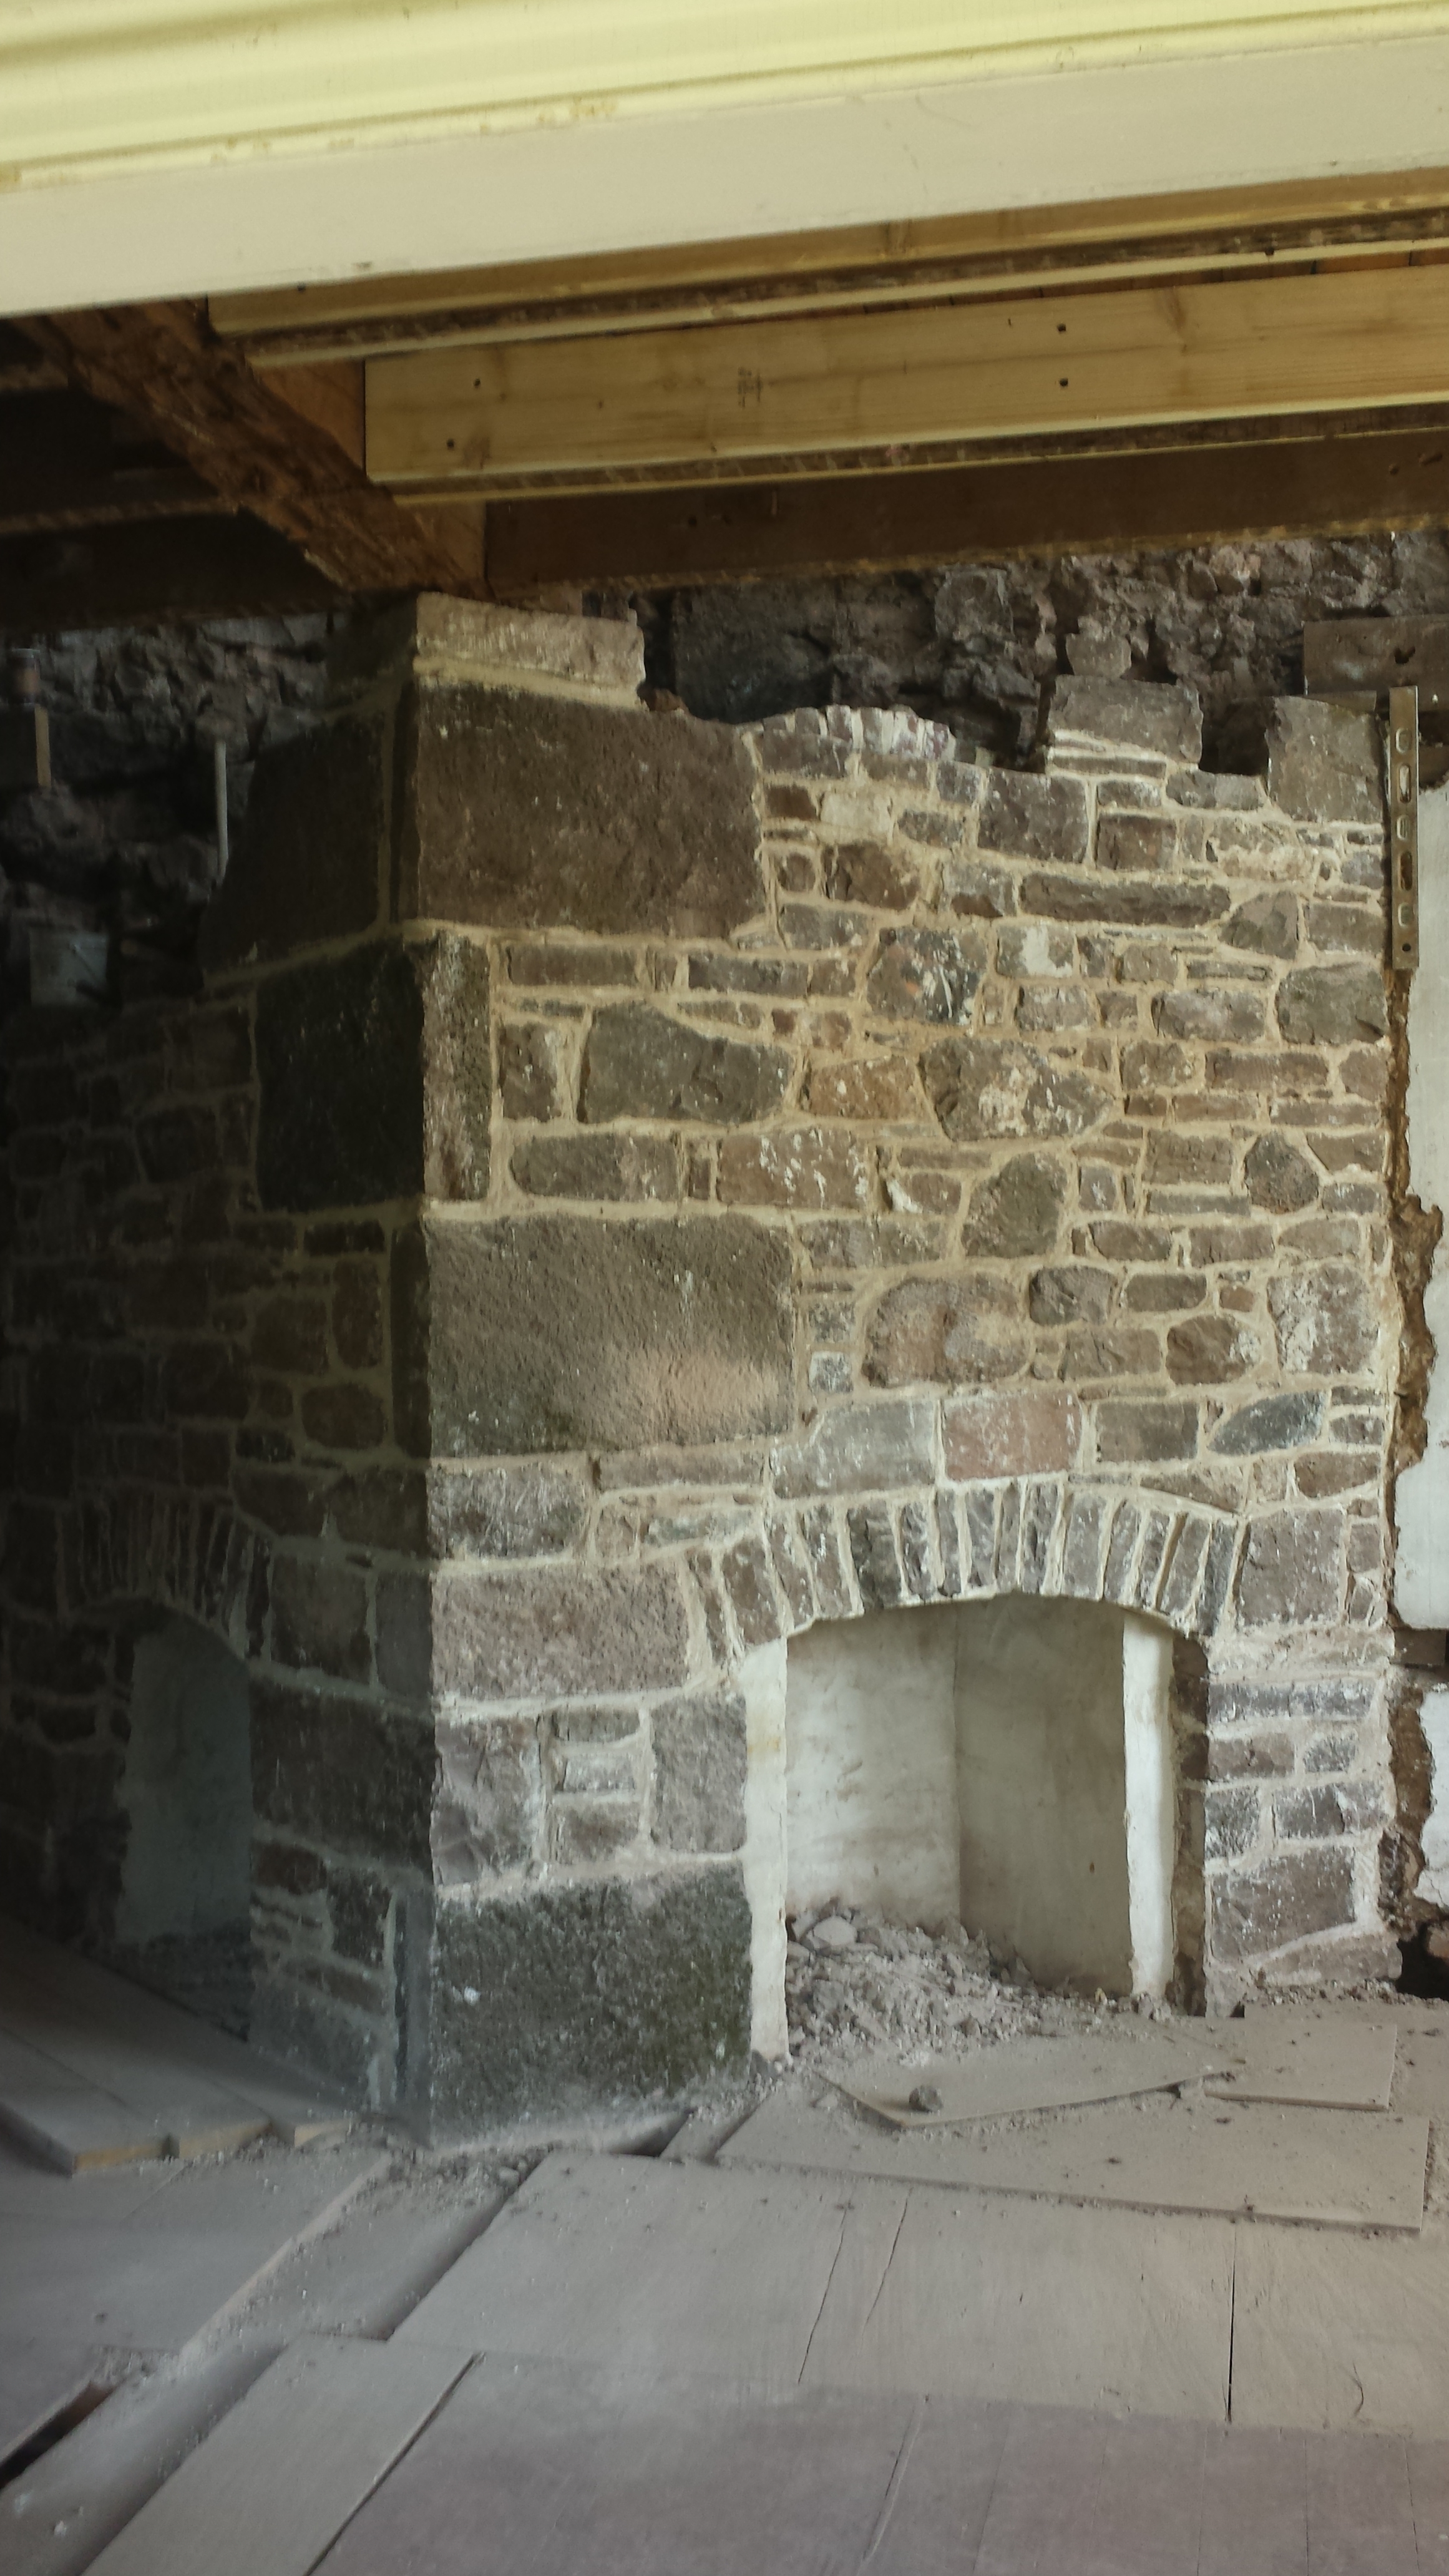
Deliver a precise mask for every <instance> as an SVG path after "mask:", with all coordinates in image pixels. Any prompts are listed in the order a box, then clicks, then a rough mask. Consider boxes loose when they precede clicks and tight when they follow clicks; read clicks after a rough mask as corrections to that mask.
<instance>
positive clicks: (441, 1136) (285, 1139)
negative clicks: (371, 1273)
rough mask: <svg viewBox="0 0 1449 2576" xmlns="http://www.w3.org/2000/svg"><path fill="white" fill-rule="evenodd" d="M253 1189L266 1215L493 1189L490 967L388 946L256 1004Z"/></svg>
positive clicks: (289, 983) (271, 982)
mask: <svg viewBox="0 0 1449 2576" xmlns="http://www.w3.org/2000/svg"><path fill="white" fill-rule="evenodd" d="M257 1071H258V1076H259V1081H260V1087H261V1108H260V1114H259V1117H258V1122H257V1179H258V1184H259V1187H260V1190H261V1195H262V1201H263V1204H264V1205H265V1206H267V1207H274V1208H318V1207H367V1206H374V1205H376V1204H378V1203H379V1202H380V1201H383V1200H386V1199H397V1198H414V1197H417V1196H419V1195H421V1194H422V1193H424V1192H426V1193H427V1194H428V1195H429V1196H431V1197H435V1198H476V1197H478V1196H480V1195H481V1194H482V1192H483V1191H485V1190H486V1188H487V1186H488V1122H489V1113H490V1107H491V1097H492V1075H491V1071H490V1064H489V1047H488V963H487V958H486V955H485V953H484V951H483V950H482V949H481V948H477V947H475V946H474V945H473V944H472V942H471V941H468V940H461V939H450V938H447V937H442V938H438V939H434V940H429V941H427V942H426V943H425V944H423V945H421V946H418V947H404V946H402V945H401V944H400V943H397V942H394V941H386V942H379V943H376V944H374V945H369V946H367V947H365V948H355V949H353V950H351V951H350V953H349V954H348V955H346V956H344V957H329V958H325V959H321V960H319V961H318V962H317V963H316V964H315V965H308V966H298V967H294V968H292V969H291V970H290V971H289V972H287V973H284V974H281V975H275V976H272V977H269V978H268V980H267V982H266V983H264V984H263V985H262V986H261V988H260V990H259V992H258V994H257Z"/></svg>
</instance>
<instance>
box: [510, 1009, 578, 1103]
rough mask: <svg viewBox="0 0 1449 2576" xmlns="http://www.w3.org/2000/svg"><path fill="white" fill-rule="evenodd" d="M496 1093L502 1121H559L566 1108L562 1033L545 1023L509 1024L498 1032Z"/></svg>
mask: <svg viewBox="0 0 1449 2576" xmlns="http://www.w3.org/2000/svg"><path fill="white" fill-rule="evenodd" d="M498 1089H499V1093H500V1096H501V1098H502V1101H503V1114H504V1116H505V1117H506V1118H539V1119H547V1118H561V1117H562V1116H563V1114H564V1112H565V1110H566V1109H567V1107H568V1100H567V1097H566V1095H565V1090H564V1080H563V1032H562V1030H561V1029H558V1028H556V1027H554V1026H553V1025H552V1024H551V1023H550V1022H549V1021H547V1020H513V1021H510V1022H508V1023H507V1025H506V1026H505V1027H503V1028H501V1029H500V1030H499V1032H498Z"/></svg>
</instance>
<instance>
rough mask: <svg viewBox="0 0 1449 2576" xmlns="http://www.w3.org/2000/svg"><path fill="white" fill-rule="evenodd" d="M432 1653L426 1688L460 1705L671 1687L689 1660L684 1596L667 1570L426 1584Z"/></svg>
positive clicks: (574, 1570) (524, 1573) (568, 1570)
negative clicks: (430, 1591)
mask: <svg viewBox="0 0 1449 2576" xmlns="http://www.w3.org/2000/svg"><path fill="white" fill-rule="evenodd" d="M432 1657H433V1687H434V1689H435V1690H437V1691H442V1692H446V1693H447V1694H449V1695H450V1696H452V1697H455V1698H459V1699H470V1700H521V1699H528V1700H538V1699H554V1698H557V1699H571V1698H580V1697H584V1696H587V1695H588V1694H589V1693H591V1692H595V1691H633V1690H671V1689H674V1688H676V1687H677V1685H678V1684H679V1683H680V1682H682V1681H683V1680H684V1679H685V1677H686V1672H687V1668H688V1663H689V1622H688V1619H687V1617H686V1615H685V1607H684V1595H683V1593H682V1591H681V1589H680V1585H679V1578H678V1576H677V1574H676V1573H675V1570H674V1568H673V1567H672V1566H671V1565H668V1564H665V1565H658V1564H655V1565H646V1566H643V1567H640V1568H634V1567H629V1568H623V1567H617V1566H609V1567H606V1568H605V1569H604V1570H603V1571H602V1572H595V1571H593V1570H592V1569H584V1568H580V1567H577V1566H557V1565H546V1566H534V1567H531V1568H529V1569H527V1570H521V1571H519V1572H517V1573H513V1574H501V1573H500V1574H472V1573H468V1574H454V1575H450V1576H447V1577H443V1578H440V1579H439V1580H438V1582H437V1583H436V1584H435V1586H434V1591H433V1602H432Z"/></svg>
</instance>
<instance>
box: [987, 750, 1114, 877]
mask: <svg viewBox="0 0 1449 2576" xmlns="http://www.w3.org/2000/svg"><path fill="white" fill-rule="evenodd" d="M976 837H977V840H978V843H979V844H980V847H981V848H982V849H983V850H999V851H1001V852H1002V853H1003V854H1004V855H1005V856H1007V857H1009V858H1014V859H1037V860H1043V859H1045V860H1050V861H1053V862H1060V861H1062V860H1067V861H1070V862H1074V863H1076V862H1083V861H1085V859H1086V856H1087V792H1086V789H1085V788H1084V787H1083V786H1082V785H1081V782H1080V781H1079V780H1078V779H1075V778H1039V777H1036V776H1034V775H1033V774H1032V773H1031V772H1030V771H1027V770H1010V769H995V770H992V771H991V772H990V774H989V776H988V777H987V778H986V780H985V782H984V784H983V787H982V792H981V813H980V820H979V822H978V824H977V830H976Z"/></svg>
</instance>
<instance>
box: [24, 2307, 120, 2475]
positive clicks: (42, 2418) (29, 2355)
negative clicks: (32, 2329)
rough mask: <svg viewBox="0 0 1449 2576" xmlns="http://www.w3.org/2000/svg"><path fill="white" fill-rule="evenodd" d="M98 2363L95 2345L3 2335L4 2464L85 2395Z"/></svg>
mask: <svg viewBox="0 0 1449 2576" xmlns="http://www.w3.org/2000/svg"><path fill="white" fill-rule="evenodd" d="M98 2362H99V2355H98V2353H97V2350H96V2347H95V2345H94V2344H88V2343H79V2342H74V2341H69V2342H68V2341H64V2340H60V2341H53V2340H52V2339H51V2338H50V2337H49V2336H25V2337H20V2336H12V2335H8V2334H5V2335H0V2462H3V2461H4V2460H6V2459H8V2458H9V2457H10V2456H11V2454H12V2453H13V2452H15V2451H17V2450H19V2448H20V2447H21V2445H22V2443H25V2442H28V2441H29V2440H30V2438H31V2436H32V2434H35V2433H38V2432H39V2431H40V2430H41V2428H42V2426H43V2425H46V2424H49V2423H50V2422H51V2421H52V2420H53V2418H54V2417H55V2416H57V2415H59V2414H60V2413H61V2412H62V2410H63V2409H64V2408H65V2407H67V2406H69V2405H72V2404H73V2403H74V2401H75V2400H76V2399H77V2398H78V2397H80V2396H82V2395H83V2394H84V2393H85V2391H86V2390H87V2389H88V2388H89V2387H90V2385H91V2383H92V2381H93V2380H94V2379H95V2378H96V2376H97V2368H98Z"/></svg>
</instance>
